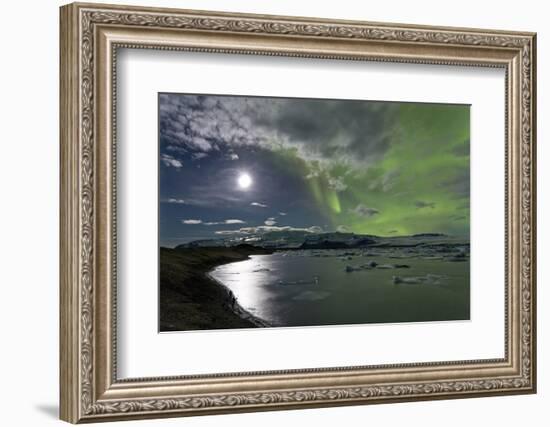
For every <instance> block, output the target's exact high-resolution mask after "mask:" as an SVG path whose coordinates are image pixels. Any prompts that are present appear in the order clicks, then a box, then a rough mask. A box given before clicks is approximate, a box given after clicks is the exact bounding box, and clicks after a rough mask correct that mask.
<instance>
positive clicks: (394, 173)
mask: <svg viewBox="0 0 550 427" xmlns="http://www.w3.org/2000/svg"><path fill="white" fill-rule="evenodd" d="M159 131H160V143H159V148H160V153H159V162H160V189H159V194H160V200H159V202H160V242H161V245H163V246H175V245H177V244H179V243H183V242H188V241H192V240H198V239H208V238H215V237H219V236H224V235H247V234H249V233H252V232H262V231H266V230H277V229H279V228H283V227H286V228H297V229H304V230H307V231H309V232H312V233H315V232H319V231H351V232H355V233H365V234H376V235H383V236H397V235H405V234H414V233H425V232H440V233H446V234H452V235H461V236H467V235H468V234H469V208H470V206H469V204H470V178H469V164H470V147H469V142H470V108H469V106H466V105H446V104H420V103H394V102H374V101H349V100H327V99H294V98H263V97H244V96H214V95H185V94H160V95H159Z"/></svg>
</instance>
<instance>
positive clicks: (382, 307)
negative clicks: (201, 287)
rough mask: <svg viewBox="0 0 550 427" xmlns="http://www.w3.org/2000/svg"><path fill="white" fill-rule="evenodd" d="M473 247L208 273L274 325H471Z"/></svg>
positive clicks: (289, 259) (311, 253)
mask: <svg viewBox="0 0 550 427" xmlns="http://www.w3.org/2000/svg"><path fill="white" fill-rule="evenodd" d="M468 249H469V248H468V247H466V246H465V247H455V248H452V250H450V251H449V250H448V248H447V249H445V250H441V249H433V248H375V249H354V250H340V249H325V250H290V251H278V252H275V253H273V254H270V255H252V256H251V257H250V259H248V260H245V261H240V262H235V263H230V264H225V265H221V266H219V267H216V268H215V269H214V270H212V271H211V272H210V273H209V275H210V276H211V277H212V278H213V279H215V280H216V281H217V282H219V283H220V284H221V285H223V286H225V287H227V288H228V289H229V290H231V292H232V293H233V295H234V296H235V298H236V300H237V302H238V304H239V305H240V306H241V307H242V308H243V309H244V310H246V311H247V312H249V313H250V314H252V315H253V316H255V317H257V318H260V319H262V320H264V321H265V322H267V323H268V324H269V325H271V326H274V327H283V326H320V325H343V324H363V323H397V322H426V321H451V320H469V318H470V262H469V251H468Z"/></svg>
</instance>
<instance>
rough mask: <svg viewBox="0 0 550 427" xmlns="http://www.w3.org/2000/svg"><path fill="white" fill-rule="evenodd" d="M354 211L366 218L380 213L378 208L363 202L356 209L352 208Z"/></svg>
mask: <svg viewBox="0 0 550 427" xmlns="http://www.w3.org/2000/svg"><path fill="white" fill-rule="evenodd" d="M352 212H354V213H355V214H356V215H359V216H362V217H365V218H370V217H372V216H374V215H378V214H379V213H380V211H379V210H378V209H375V208H369V207H368V206H365V205H363V204H359V205H357V206H356V207H355V208H354V209H352Z"/></svg>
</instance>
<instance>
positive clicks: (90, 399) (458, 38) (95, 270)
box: [60, 3, 536, 423]
mask: <svg viewBox="0 0 550 427" xmlns="http://www.w3.org/2000/svg"><path fill="white" fill-rule="evenodd" d="M535 42H536V37H535V34H533V33H519V32H507V31H494V30H479V29H462V28H460V29H459V28H444V27H441V28H439V27H423V26H412V25H401V24H381V23H369V22H353V21H330V20H322V19H312V18H295V17H279V16H262V15H244V14H230V13H217V12H199V11H188V10H174V9H158V8H142V7H126V6H113V5H99V4H80V3H75V4H70V5H67V6H63V7H62V8H61V38H60V43H61V46H60V52H61V63H60V67H61V68H60V71H61V73H60V74H61V76H60V79H61V80H60V92H61V93H60V109H61V111H60V135H61V176H60V180H61V206H60V211H61V220H60V221H61V222H60V229H61V236H60V259H61V261H60V262H61V265H60V277H61V279H60V307H61V308H60V328H61V330H60V342H61V343H60V346H61V348H60V385H61V396H60V407H61V411H60V414H61V419H63V420H65V421H68V422H71V423H79V422H97V421H113V420H124V419H137V418H155V417H172V416H187V415H201V414H216V413H228V412H245V411H260V410H277V409H278V410H280V409H287V408H288V409H291V408H308V407H309V408H311V407H321V406H333V405H356V404H370V403H387V402H402V401H411V400H430V399H445V398H463V397H480V396H489V395H501V394H521V393H534V392H535V391H536V317H535V316H536V310H535V309H536V299H535V296H536V288H535V280H536V270H535V269H536V257H535V255H536V254H535V249H536V242H535V236H536V221H535V219H536V218H535V215H536V182H535V177H536V173H535V133H536V129H535V122H536V117H535V104H536V103H535V93H536V91H535V88H536V86H535V82H536V44H535ZM122 48H124V49H153V50H171V51H182V52H184V51H191V52H203V53H224V54H228V55H232V54H246V55H264V56H288V57H300V58H317V59H320V60H324V59H327V60H329V59H340V60H350V61H351V60H353V61H378V62H392V63H407V64H441V65H446V66H474V67H475V66H478V67H496V68H500V69H503V70H504V72H505V76H506V77H505V88H503V92H502V97H503V98H505V116H506V117H505V132H504V133H505V142H504V143H503V147H504V149H505V159H506V161H505V176H502V180H503V181H504V182H505V188H506V194H505V212H502V215H503V216H504V217H505V230H503V234H504V235H505V238H504V240H505V253H504V254H502V256H503V257H504V258H505V272H504V276H505V283H502V286H503V287H505V291H504V293H505V308H504V312H505V315H504V320H505V322H504V323H505V324H504V325H503V327H504V336H505V340H504V342H503V343H502V345H503V347H504V351H503V353H504V357H503V358H498V359H483V360H481V359H480V360H457V361H451V362H437V361H434V362H427V363H410V364H398V365H396V364H384V365H376V366H371V365H364V366H337V367H334V368H316V367H314V366H313V367H311V368H310V369H290V370H273V371H262V372H239V373H236V374H233V373H224V372H220V373H217V374H208V375H188V376H179V377H155V378H135V379H134V378H132V379H120V378H119V377H118V375H117V357H116V355H117V330H116V324H117V323H116V316H117V292H116V291H117V287H116V277H117V276H116V268H117V233H116V221H117V215H116V213H117V211H116V188H117V187H116V165H117V158H116V150H115V148H116V145H115V144H116V126H117V115H116V111H117V110H116V103H117V98H116V85H117V74H116V61H117V51H118V50H120V49H122ZM152 143H153V144H156V141H152ZM490 168H491V165H489V164H488V165H487V170H488V171H489V170H490ZM152 286H156V284H152ZM379 344H380V343H379ZM182 363H184V362H182Z"/></svg>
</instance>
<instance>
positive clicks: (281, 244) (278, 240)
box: [176, 230, 469, 249]
mask: <svg viewBox="0 0 550 427" xmlns="http://www.w3.org/2000/svg"><path fill="white" fill-rule="evenodd" d="M243 244H246V245H252V246H256V247H261V248H266V249H347V248H362V247H414V246H422V245H452V246H456V245H469V239H467V238H464V237H454V236H447V235H445V234H440V233H422V234H414V235H411V236H396V237H381V236H374V235H370V234H355V233H340V232H332V233H311V232H307V231H299V230H277V231H268V232H264V233H256V234H254V233H251V234H247V235H245V236H229V237H222V238H218V239H206V240H195V241H193V242H189V243H184V244H181V245H179V246H177V247H176V248H177V249H182V248H197V247H232V246H238V245H243Z"/></svg>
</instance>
